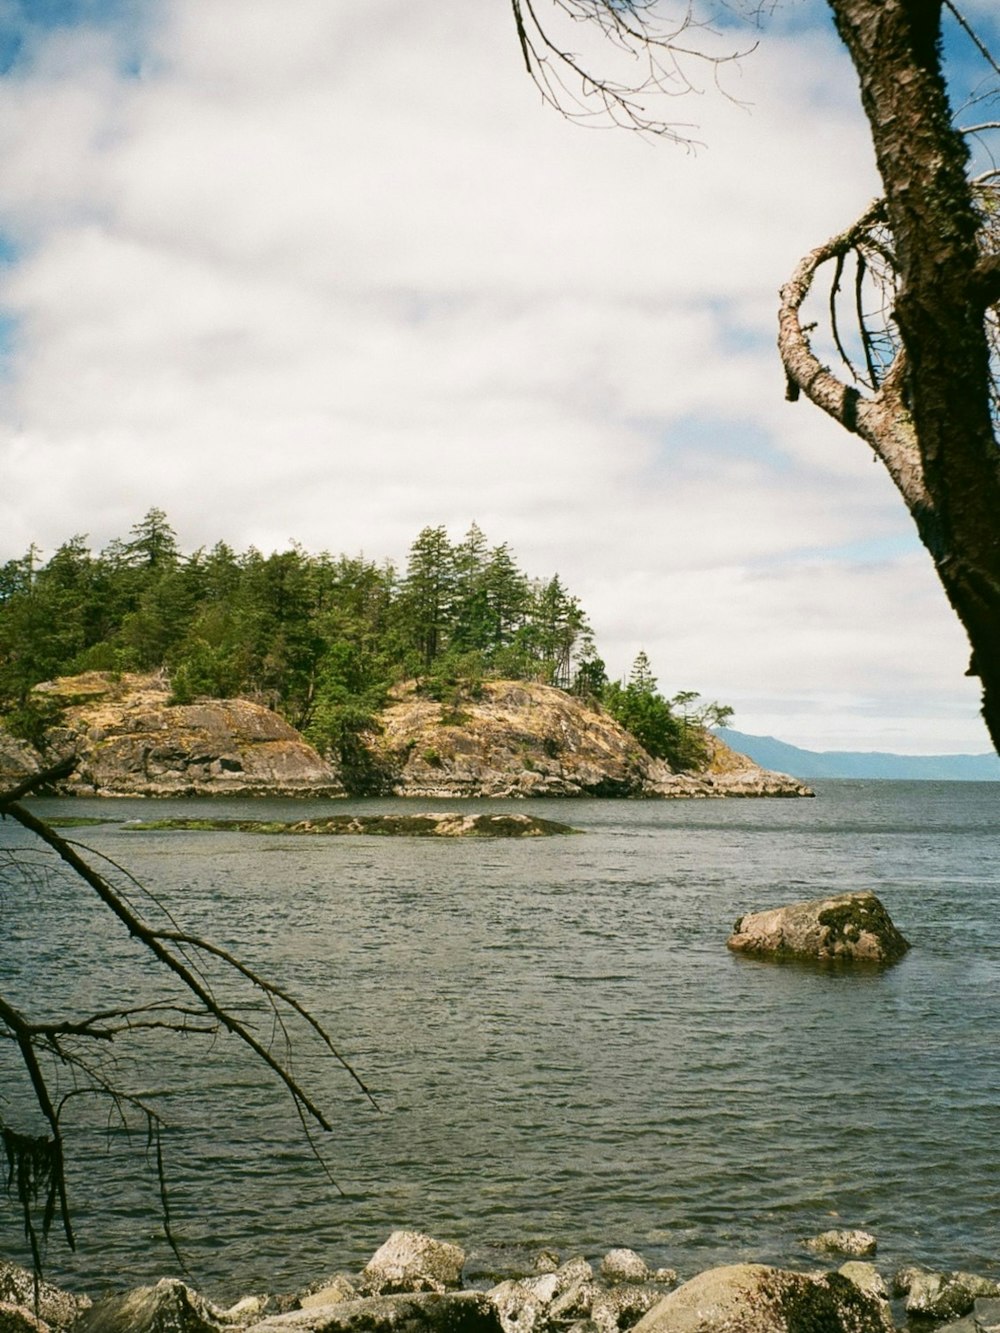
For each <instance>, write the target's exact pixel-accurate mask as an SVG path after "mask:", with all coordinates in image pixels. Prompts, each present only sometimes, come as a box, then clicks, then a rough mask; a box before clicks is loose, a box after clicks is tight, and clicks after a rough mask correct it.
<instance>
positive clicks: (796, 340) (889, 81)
mask: <svg viewBox="0 0 1000 1333" xmlns="http://www.w3.org/2000/svg"><path fill="white" fill-rule="evenodd" d="M828 3H829V5H830V9H831V10H832V12H833V15H834V19H835V21H836V25H837V29H838V31H839V33H840V36H841V38H842V39H843V41H844V43H845V45H846V46H847V49H848V51H849V53H850V56H851V59H852V61H853V63H854V67H855V69H856V70H857V73H858V77H859V80H860V84H861V98H862V103H863V106H864V109H865V114H866V116H867V118H868V122H869V125H870V128H871V133H872V141H873V144H874V147H875V154H876V159H877V162H878V168H879V172H880V174H881V177H882V182H883V185H884V188H885V201H884V217H885V221H886V223H887V225H888V227H889V230H890V231H891V234H892V240H893V249H894V255H895V267H896V273H897V291H896V304H895V309H894V311H893V312H892V313H893V318H894V320H895V322H896V325H897V326H898V330H899V338H900V341H901V344H902V351H901V353H900V354H899V356H898V357H897V363H896V365H895V366H894V367H893V369H892V370H891V371H890V372H889V375H888V376H887V377H886V379H885V381H884V383H883V385H882V387H881V389H880V390H879V392H878V393H877V394H876V395H875V397H874V399H867V398H862V397H861V395H860V394H859V392H858V391H857V390H855V389H853V388H849V387H847V386H845V385H842V384H840V382H839V381H838V380H836V378H835V377H834V376H833V375H832V374H830V373H829V372H828V371H827V370H826V369H825V368H823V367H820V366H819V363H818V361H816V359H815V358H814V357H812V354H811V349H810V348H809V346H808V340H807V338H806V335H805V333H804V332H803V330H802V327H801V325H800V324H799V322H798V307H799V305H800V304H801V301H802V298H803V297H804V295H805V290H807V289H808V285H809V281H810V280H811V276H812V273H813V272H815V269H816V267H818V264H819V263H820V262H823V258H824V257H827V258H828V257H829V256H830V255H832V254H838V253H841V254H842V253H844V251H845V249H846V247H847V245H849V244H850V242H849V240H845V238H847V237H848V233H845V234H844V236H842V237H840V238H835V240H834V241H833V242H830V243H829V244H828V246H827V247H820V248H819V250H817V251H814V252H813V254H812V255H811V256H808V257H807V259H806V260H804V261H803V264H802V265H800V268H799V270H798V271H797V273H796V275H795V277H793V279H792V280H791V282H790V283H789V284H788V286H787V287H786V288H785V289H784V291H783V293H782V317H781V318H782V326H781V335H780V343H781V350H782V356H783V359H784V362H785V368H786V371H787V373H788V375H789V383H790V389H791V390H792V394H793V396H794V395H796V394H797V392H798V390H799V389H801V390H802V391H803V392H805V393H806V394H807V395H808V396H809V397H810V398H812V399H813V401H814V402H816V403H818V404H819V406H821V407H823V408H824V410H826V411H827V412H829V413H830V414H831V415H832V416H834V417H836V418H837V419H838V420H839V421H840V422H841V423H842V424H843V425H845V426H846V427H847V428H848V429H850V430H853V431H856V432H857V433H858V434H861V435H862V436H863V437H864V438H866V439H867V440H868V441H869V443H870V444H872V447H873V448H875V449H876V452H878V454H879V455H880V457H882V459H883V461H884V462H885V463H886V465H887V466H888V467H889V470H890V472H891V473H892V476H893V480H894V481H895V482H896V485H897V487H898V488H899V489H900V491H901V493H902V494H903V497H904V499H905V500H906V503H907V505H908V506H909V509H910V512H911V514H912V515H913V518H914V520H915V522H916V525H917V528H918V531H919V533H920V537H921V540H922V541H923V543H924V545H925V546H926V547H927V549H928V551H929V552H930V554H931V556H932V557H933V560H934V564H935V567H936V569H937V572H938V575H939V576H940V579H941V582H942V584H943V586H944V588H945V591H946V593H947V595H948V598H949V600H950V602H951V604H952V606H953V607H954V609H955V612H956V613H957V615H958V617H959V619H960V620H961V622H962V624H963V625H964V627H965V629H966V631H967V633H968V636H969V641H970V643H971V645H972V659H971V662H970V667H969V672H970V674H973V675H977V676H979V677H980V679H981V682H982V688H983V717H984V719H985V721H986V725H987V727H988V729H989V732H990V736H991V738H992V740H993V744H994V746H995V747H996V748H997V750H998V751H1000V449H998V444H997V439H996V437H995V434H994V427H993V422H992V420H991V415H990V359H989V343H988V340H987V335H986V328H985V322H984V313H985V310H986V307H987V305H988V304H989V303H990V302H991V301H995V300H996V297H997V294H998V293H997V261H996V258H995V257H993V258H992V259H989V258H983V257H982V255H981V251H980V248H979V245H978V241H977V236H978V232H979V227H980V219H979V216H978V214H977V210H976V206H975V199H974V194H973V190H972V186H971V184H970V182H969V180H968V175H967V158H968V154H967V150H966V146H965V142H964V140H963V138H962V136H961V135H960V134H959V133H957V132H956V130H955V129H954V128H953V126H952V124H951V111H950V107H949V104H948V97H947V92H946V88H945V82H944V78H943V76H942V72H941V64H940V55H939V42H940V23H941V2H940V0H828ZM838 241H839V242H840V243H841V248H840V250H838V249H837V243H838ZM831 247H833V248H831ZM824 251H826V254H825V256H824V254H823V253H821V252H824ZM803 283H804V287H803Z"/></svg>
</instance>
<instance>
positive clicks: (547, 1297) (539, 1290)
mask: <svg viewBox="0 0 1000 1333" xmlns="http://www.w3.org/2000/svg"><path fill="white" fill-rule="evenodd" d="M593 1276H594V1270H593V1268H591V1266H590V1264H589V1263H588V1262H587V1261H586V1259H582V1258H575V1259H567V1260H566V1262H565V1263H563V1264H560V1265H559V1267H558V1268H557V1269H555V1271H554V1272H551V1273H542V1274H540V1275H539V1276H538V1277H526V1278H523V1279H522V1282H523V1284H524V1286H526V1287H527V1288H528V1290H529V1291H531V1292H532V1293H533V1294H534V1295H535V1296H537V1297H538V1298H539V1300H542V1301H545V1302H546V1303H552V1302H554V1301H558V1300H559V1299H560V1298H561V1297H562V1296H565V1295H566V1293H567V1292H570V1291H573V1290H574V1289H575V1288H577V1287H579V1286H580V1284H581V1283H586V1282H590V1280H591V1279H592V1278H593Z"/></svg>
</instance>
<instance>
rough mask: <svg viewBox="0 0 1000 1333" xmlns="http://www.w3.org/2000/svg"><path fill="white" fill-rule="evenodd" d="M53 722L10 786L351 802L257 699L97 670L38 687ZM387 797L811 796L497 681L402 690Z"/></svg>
mask: <svg viewBox="0 0 1000 1333" xmlns="http://www.w3.org/2000/svg"><path fill="white" fill-rule="evenodd" d="M36 696H37V698H38V699H39V700H40V701H44V703H45V705H46V706H47V707H48V708H49V709H50V710H51V711H52V713H53V715H54V720H53V722H52V725H51V726H50V727H49V728H48V730H47V731H46V733H45V736H44V738H43V743H42V749H41V750H36V749H34V748H33V747H31V746H28V745H27V744H26V743H25V742H22V741H18V740H15V739H14V738H13V737H12V736H10V735H4V734H3V733H0V780H2V781H4V782H5V784H6V785H10V783H11V782H13V781H16V780H18V779H20V778H21V777H23V776H25V774H27V773H30V772H36V771H39V770H40V769H42V768H44V767H45V766H46V765H47V764H49V763H51V762H52V761H53V759H54V758H61V757H63V756H65V755H67V754H73V755H75V756H76V758H77V764H76V767H75V769H74V771H73V773H72V774H71V775H70V776H69V777H68V778H66V779H63V780H62V781H61V782H60V783H59V785H58V788H57V790H58V791H59V792H60V793H61V794H79V795H91V796H202V795H205V796H223V795H234V796H264V795H267V796H300V795H310V796H345V795H347V794H348V791H347V787H346V786H345V782H344V778H343V775H342V774H341V773H340V772H339V771H338V769H337V766H336V765H334V764H332V763H329V762H327V761H326V760H325V759H324V758H323V757H322V756H321V755H320V754H318V753H317V751H316V750H315V749H314V748H313V747H312V746H311V745H309V744H308V742H307V741H306V740H305V739H304V738H303V737H302V736H301V735H300V734H299V732H297V731H296V730H295V729H294V728H293V727H292V726H290V725H289V724H288V723H287V722H286V721H285V720H284V719H283V718H281V717H280V716H279V715H278V714H277V713H275V712H274V711H272V710H271V709H269V708H266V707H265V706H264V705H263V704H261V703H259V702H255V701H253V700H250V699H205V700H200V701H198V702H196V703H187V704H180V703H172V702H171V697H170V685H169V681H168V680H167V679H166V678H165V677H163V676H161V675H122V676H113V675H111V674H110V673H107V672H88V673H87V674H85V675H82V676H72V677H62V678H60V679H58V680H55V681H51V682H48V683H47V684H44V685H39V686H38V687H36ZM365 741H366V746H367V749H368V752H369V756H370V760H371V764H370V769H371V772H372V773H374V774H376V775H377V780H378V790H379V792H380V793H381V794H384V795H393V796H412V797H421V798H425V799H427V798H430V799H435V800H436V799H438V798H451V797H537V796H602V797H603V796H617V797H659V798H671V797H716V796H810V795H812V792H811V791H810V790H809V788H808V787H806V786H805V784H803V783H801V782H799V781H798V780H797V779H795V778H791V777H788V776H786V775H784V774H779V773H770V772H767V771H766V770H764V769H762V768H759V767H758V766H757V765H756V764H754V763H753V762H752V761H751V760H749V759H747V758H746V757H745V756H743V755H738V754H736V753H735V752H734V751H733V750H730V749H729V748H728V747H727V746H726V745H724V744H723V743H722V741H720V740H718V739H716V738H715V737H712V736H707V737H706V741H707V751H708V755H709V759H708V762H707V764H706V765H705V767H704V768H703V769H701V770H699V771H698V772H692V773H675V772H674V771H673V770H672V769H671V768H670V766H669V765H668V764H666V763H665V762H664V761H663V760H657V759H653V758H651V757H650V756H649V755H648V754H647V753H646V752H645V750H643V749H642V747H641V746H640V745H639V743H638V742H637V741H636V740H635V738H634V737H632V736H631V735H629V733H628V732H627V731H625V730H624V729H623V728H622V727H621V726H619V724H618V723H617V722H615V721H614V720H613V719H612V718H611V717H610V716H609V715H608V714H607V713H606V712H604V710H602V709H601V708H599V707H598V706H596V705H593V704H589V703H587V702H585V701H583V700H580V699H577V698H575V697H574V696H572V695H570V694H567V693H566V692H565V691H563V690H559V689H555V688H553V687H552V686H548V685H540V684H534V683H530V682H523V681H486V682H484V683H483V684H482V686H481V687H480V688H479V689H478V690H477V692H476V694H475V697H469V698H467V699H466V698H463V699H461V701H460V702H458V703H454V702H451V703H442V702H439V701H436V700H434V699H430V698H427V697H426V696H424V695H422V694H420V693H419V692H418V690H417V689H416V687H415V685H413V684H409V685H404V686H401V687H399V688H398V689H397V690H396V691H395V692H394V694H393V696H392V697H391V698H390V700H389V703H388V706H387V707H386V708H385V709H384V710H383V712H382V713H381V715H380V717H379V718H378V726H377V727H376V728H375V729H373V730H372V731H371V732H370V733H369V734H368V735H367V737H366V738H365Z"/></svg>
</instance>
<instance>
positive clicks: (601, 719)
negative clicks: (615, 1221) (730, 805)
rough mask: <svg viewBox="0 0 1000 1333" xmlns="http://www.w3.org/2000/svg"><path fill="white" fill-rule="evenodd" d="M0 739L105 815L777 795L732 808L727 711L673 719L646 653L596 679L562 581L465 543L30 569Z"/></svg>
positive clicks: (13, 587)
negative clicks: (201, 797) (131, 808)
mask: <svg viewBox="0 0 1000 1333" xmlns="http://www.w3.org/2000/svg"><path fill="white" fill-rule="evenodd" d="M212 701H215V702H214V703H213V702H212ZM222 701H225V707H223V703H222ZM209 705H211V707H209ZM165 710H168V711H165ZM0 716H2V719H3V726H4V729H5V731H6V734H7V736H8V738H9V740H8V749H9V743H10V741H18V742H22V743H24V745H26V746H30V747H33V749H34V751H35V753H36V754H38V755H40V756H42V758H44V757H45V756H46V755H51V754H54V753H65V752H66V751H67V750H75V751H77V752H80V753H81V754H82V756H83V761H84V762H83V766H82V770H81V772H82V773H83V774H84V776H83V777H82V778H81V773H78V774H77V777H76V781H77V783H79V782H80V781H81V780H82V781H84V783H85V785H89V786H90V788H91V789H92V790H93V791H95V792H97V793H99V794H100V793H105V792H107V793H109V794H123V793H126V794H127V793H130V792H132V791H135V792H137V793H138V792H140V791H144V792H150V793H151V794H161V789H163V790H164V791H166V790H169V791H174V790H190V791H191V792H192V794H195V793H198V792H200V791H201V790H203V789H210V790H218V789H223V788H224V789H226V790H237V789H239V790H241V791H242V790H250V791H256V790H274V791H290V792H297V791H299V790H305V789H309V790H314V791H319V790H324V791H327V792H329V793H330V794H344V793H345V792H348V793H350V794H360V795H365V794H401V795H410V794H412V795H484V794H488V795H531V794H539V795H548V794H553V795H556V794H558V795H567V794H580V793H585V794H598V795H637V794H655V795H665V794H717V793H716V792H715V791H714V790H712V791H711V792H709V791H704V792H700V793H695V791H694V790H693V787H692V784H691V782H690V781H689V782H688V783H687V786H685V783H684V782H680V783H679V784H678V783H673V784H671V783H670V782H669V781H668V779H672V778H673V777H675V776H679V775H688V776H689V777H690V775H699V776H700V777H706V776H707V777H708V778H710V779H712V780H711V781H710V782H709V788H710V789H711V788H713V787H716V788H719V792H718V794H721V788H722V787H726V786H727V785H728V787H730V788H732V789H733V794H755V795H756V794H772V793H770V792H765V791H764V790H763V788H762V786H761V783H760V782H759V781H757V780H756V779H755V781H754V782H751V783H750V784H749V786H750V787H752V788H753V790H749V789H748V790H741V791H740V792H739V793H737V792H736V788H746V787H747V785H748V784H747V781H746V778H747V775H748V773H749V771H750V770H751V769H753V768H754V766H753V765H750V764H749V762H748V761H742V763H741V762H740V761H738V760H737V759H736V757H735V756H732V754H731V752H730V751H728V750H726V749H725V747H724V746H722V745H721V744H720V743H719V742H718V741H717V740H715V739H714V738H713V737H712V736H711V734H710V732H709V730H708V728H709V727H710V726H712V725H724V724H725V722H726V721H727V720H728V719H729V718H730V716H731V709H729V708H727V707H725V706H723V705H720V704H717V703H706V702H704V701H703V700H702V699H701V697H700V695H698V694H697V693H696V692H694V691H691V690H685V691H681V692H679V693H677V694H675V695H674V696H673V697H671V698H667V697H665V696H664V695H663V694H661V693H660V691H659V689H658V686H657V681H656V678H655V676H654V675H653V671H652V667H651V664H650V662H649V660H648V658H647V657H646V655H645V653H640V654H639V656H638V657H637V658H636V660H635V662H634V664H633V666H632V670H631V672H630V674H629V676H628V678H627V679H626V680H624V681H613V680H609V679H608V675H607V671H606V668H605V664H604V662H603V660H602V659H601V657H600V655H599V652H598V649H597V645H596V643H595V641H594V635H593V632H592V629H591V627H590V625H589V623H588V620H587V616H586V613H585V612H584V610H583V608H582V606H581V605H580V601H579V599H578V598H577V597H575V596H574V595H573V594H572V593H571V592H570V591H569V590H568V589H567V588H566V587H565V586H564V585H563V583H562V581H561V579H560V578H559V575H558V574H553V575H551V576H548V577H545V578H535V577H531V576H529V575H528V574H527V573H526V572H525V571H524V570H522V569H521V568H520V567H519V565H518V563H517V561H516V560H515V558H514V556H513V554H512V553H511V551H510V548H509V547H508V545H507V544H506V543H502V544H500V545H492V546H491V545H490V543H489V542H488V540H487V538H486V536H485V535H484V534H483V532H482V531H481V530H480V529H479V528H478V527H477V526H476V525H475V524H473V526H472V527H471V528H470V529H469V531H468V532H467V533H466V534H465V536H464V537H463V538H462V539H461V540H460V541H458V542H452V541H451V539H450V538H449V536H448V533H447V531H446V529H445V528H444V527H426V528H424V529H423V530H422V531H421V532H420V533H419V534H418V535H417V537H416V538H415V540H414V541H413V544H412V546H411V547H410V550H409V554H408V558H407V561H406V568H405V570H404V571H399V570H397V569H396V568H395V567H394V566H393V565H392V564H391V563H389V562H383V563H381V564H379V563H377V562H375V561H372V560H370V559H367V558H365V557H363V556H356V557H348V556H344V555H340V556H336V557H334V556H331V555H330V554H328V553H326V552H324V553H321V554H319V555H313V554H310V553H309V552H307V551H305V550H304V549H303V548H302V547H300V546H298V545H296V544H293V545H292V546H290V548H289V549H288V550H286V551H282V552H275V553H272V554H270V555H264V554H262V553H261V552H260V551H258V550H256V549H255V548H253V547H251V548H249V549H248V550H246V551H244V552H242V553H238V552H236V551H234V550H233V549H232V548H231V547H230V546H228V545H227V544H226V543H225V542H221V541H220V542H217V543H216V544H215V545H214V546H213V547H212V548H211V549H205V548H201V549H199V550H197V551H194V552H192V553H190V554H184V553H182V552H181V550H180V548H179V545H178V541H177V537H176V534H175V533H174V531H173V529H172V527H171V526H170V523H169V521H168V519H167V516H166V514H164V512H163V511H162V510H160V509H151V510H150V511H149V512H148V513H147V514H146V515H145V517H144V518H143V519H142V520H141V521H140V522H138V523H136V524H135V526H134V527H133V528H132V529H131V532H130V535H129V538H128V539H127V540H126V539H116V540H114V541H112V542H110V543H109V544H108V545H107V546H106V547H105V548H104V549H103V550H101V551H99V552H96V553H95V552H93V551H91V549H90V548H89V546H88V544H87V539H86V537H83V536H75V537H72V538H70V539H69V540H68V541H66V542H65V543H63V545H61V546H60V547H59V548H58V550H57V551H56V552H55V553H54V554H53V555H52V556H51V557H50V558H49V559H48V560H45V561H42V560H41V558H40V552H39V551H38V549H37V548H36V547H34V546H32V547H31V548H30V549H29V551H28V552H27V553H26V554H25V555H24V556H23V557H21V558H20V559H16V560H10V561H8V562H7V563H6V564H5V565H4V566H3V567H2V568H0ZM282 727H284V728H285V730H282ZM166 732H170V733H172V739H171V741H170V742H169V743H165V742H164V740H163V734H164V733H166ZM178 736H179V737H180V739H178ZM122 738H125V739H124V740H123V739H122ZM297 745H299V746H304V747H306V749H307V750H308V755H305V750H301V752H300V751H298V750H296V748H295V747H296V746H297ZM251 746H254V747H256V748H255V751H254V755H253V757H252V759H251V758H248V754H249V748H248V747H251ZM268 746H270V749H269V750H268V749H267V747H268ZM199 751H200V753H195V752H199ZM265 753H266V754H267V755H269V756H270V759H269V763H270V767H269V766H268V763H267V762H266V763H264V764H263V767H262V768H261V771H260V773H259V774H258V775H257V778H256V779H255V778H254V777H253V773H252V771H251V770H252V769H253V764H254V762H256V761H259V760H260V758H261V756H262V755H264V754H265ZM293 754H294V755H295V758H293V757H292V756H293ZM304 755H305V758H303V756H304ZM309 756H316V757H318V760H319V761H321V763H322V765H324V766H325V767H322V768H321V769H318V770H317V769H316V767H315V762H314V759H313V758H310V757H309ZM279 757H280V762H278V760H279ZM102 764H103V765H104V767H103V769H102V767H101V766H102ZM303 765H304V767H303ZM310 765H312V767H311V768H310ZM8 767H9V765H8ZM123 772H124V773H126V774H127V775H131V776H127V777H126V778H121V776H120V775H121V773H123ZM737 772H739V773H740V774H742V776H741V777H740V778H739V779H738V780H737V779H736V778H734V774H735V773H737ZM755 772H757V773H759V772H760V770H755ZM116 773H117V774H118V775H119V776H117V777H116V776H115V775H116ZM87 775H89V776H87ZM178 775H180V777H179V776H178ZM713 775H714V776H713ZM716 777H718V778H725V781H722V782H721V786H720V784H719V783H718V782H716V781H715V778H716ZM160 779H162V781H160ZM181 779H183V781H182V780H181ZM123 782H124V787H122V783H123ZM116 784H117V785H116ZM665 784H666V786H669V787H671V790H670V791H669V792H668V791H667V790H665ZM764 786H766V784H764ZM120 788H121V790H120ZM802 790H804V789H802ZM773 794H786V793H785V792H784V791H782V792H781V793H778V792H774V793H773ZM789 794H800V793H799V791H795V792H793V793H789Z"/></svg>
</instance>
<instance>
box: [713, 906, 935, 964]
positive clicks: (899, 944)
mask: <svg viewBox="0 0 1000 1333" xmlns="http://www.w3.org/2000/svg"><path fill="white" fill-rule="evenodd" d="M726 943H727V944H728V946H729V948H730V949H732V950H733V951H734V952H736V953H747V954H754V955H757V956H758V957H762V958H777V959H784V958H801V959H808V958H814V959H819V960H821V961H845V962H847V961H862V962H868V963H894V962H896V961H897V960H898V959H900V958H902V956H903V954H904V953H906V951H907V949H908V948H909V947H910V946H909V944H908V943H907V941H906V940H905V939H904V938H903V936H902V935H901V934H900V933H899V931H898V930H897V929H896V927H895V926H894V925H893V922H892V919H891V917H890V916H889V913H888V912H887V911H886V910H885V907H884V906H883V905H882V903H881V902H880V901H879V899H878V898H876V897H875V895H874V893H867V892H862V893H841V894H837V895H836V896H834V897H830V898H815V899H812V900H811V901H809V902H801V903H790V904H789V905H788V906H787V907H773V908H771V909H769V910H768V911H764V912H750V913H748V915H746V916H743V917H740V919H739V920H738V921H737V922H736V924H735V926H734V927H733V933H732V935H730V937H729V939H728V940H727V941H726Z"/></svg>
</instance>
